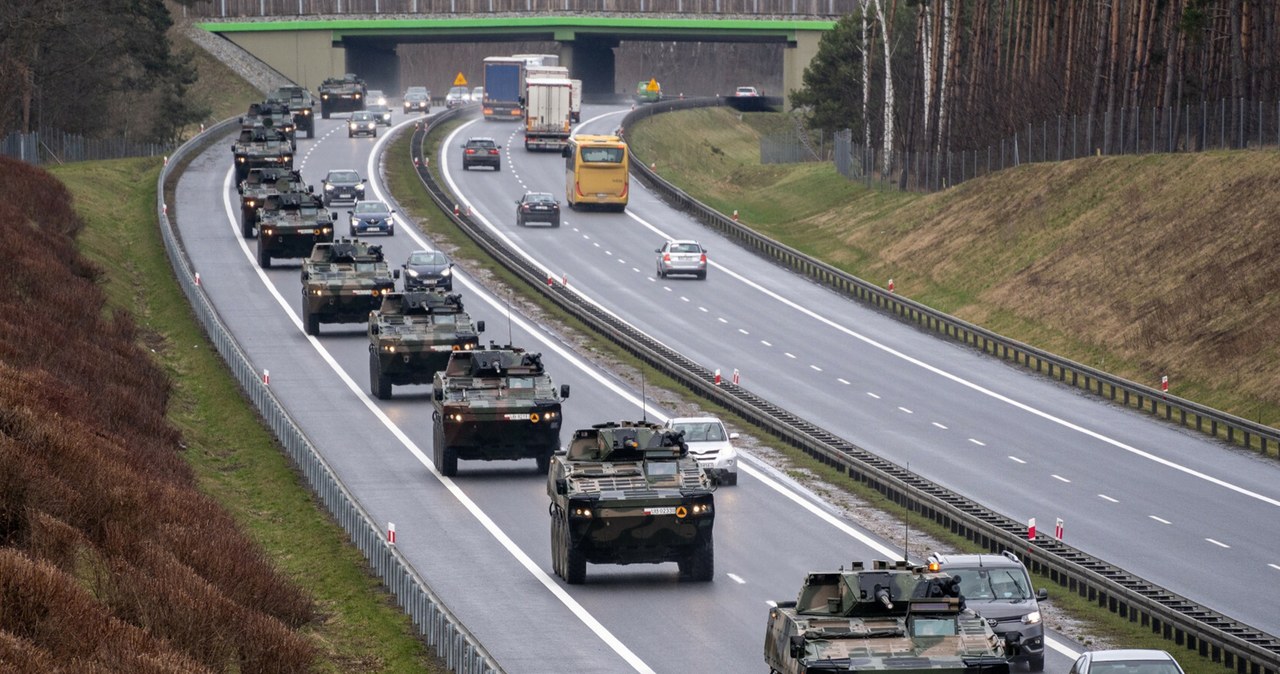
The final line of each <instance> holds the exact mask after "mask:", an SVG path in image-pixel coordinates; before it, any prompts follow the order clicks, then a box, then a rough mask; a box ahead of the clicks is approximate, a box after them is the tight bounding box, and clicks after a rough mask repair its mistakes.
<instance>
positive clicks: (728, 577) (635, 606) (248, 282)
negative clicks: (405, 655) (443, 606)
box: [170, 108, 1071, 672]
mask: <svg viewBox="0 0 1280 674" xmlns="http://www.w3.org/2000/svg"><path fill="white" fill-rule="evenodd" d="M393 109H394V108H393ZM395 119H396V121H397V123H400V122H402V120H404V119H405V118H404V117H403V116H401V115H399V114H398V113H397V114H396V115H395ZM344 124H345V121H344V120H341V119H337V118H335V119H333V120H327V121H325V120H317V134H316V135H317V137H316V139H315V140H313V141H312V140H305V139H300V140H299V141H298V144H299V153H298V157H299V160H298V165H299V168H301V170H302V172H303V176H304V178H305V179H306V180H307V182H308V183H311V184H315V185H318V184H319V182H320V178H321V177H323V175H324V173H325V172H326V171H327V170H329V169H331V168H354V169H357V170H360V171H361V173H362V174H364V175H365V176H366V178H368V177H369V175H370V173H374V172H375V171H374V170H373V167H374V165H375V164H374V162H375V161H376V157H375V154H374V152H375V148H376V147H379V146H380V145H381V144H382V143H384V142H385V141H384V140H383V138H384V136H380V138H379V139H378V141H373V140H369V139H354V140H353V139H347V138H346V137H345V133H344V131H345V127H344ZM506 128H508V127H503V129H504V130H505V129H506ZM520 152H523V149H521V150H520ZM228 155H229V153H228V152H227V149H226V145H225V144H224V143H215V144H214V145H213V146H212V147H210V148H209V149H208V150H206V151H205V152H204V153H202V154H200V155H199V156H197V157H196V158H195V159H194V161H193V162H192V163H191V165H190V167H189V168H188V169H187V170H186V171H185V172H184V173H183V175H182V177H181V178H180V181H179V184H178V190H177V192H178V196H177V200H176V203H175V204H171V205H170V212H171V213H172V214H174V215H176V220H177V224H178V228H179V233H180V236H181V238H182V241H183V245H184V246H185V247H186V248H187V250H188V251H189V254H190V256H191V258H192V260H193V261H194V264H195V268H196V270H197V271H198V272H199V273H200V274H201V284H202V286H203V287H204V289H205V291H206V292H207V293H208V294H209V296H210V298H211V299H212V300H213V302H214V304H215V306H216V307H217V308H218V311H219V313H220V314H221V316H222V318H223V320H224V321H226V323H227V324H228V325H229V327H230V329H231V330H232V332H233V334H234V335H235V336H236V339H237V340H238V341H239V342H240V344H241V346H242V347H243V348H244V349H245V351H246V353H247V354H248V355H249V358H250V360H251V361H252V362H253V363H254V364H255V367H256V368H257V369H259V370H262V371H264V372H266V371H269V372H270V386H271V388H272V390H273V391H274V392H275V394H276V395H277V396H278V397H280V399H281V400H282V401H283V403H284V405H285V406H286V408H287V409H288V411H289V413H290V415H291V416H292V417H293V418H294V419H295V420H296V421H297V422H298V423H299V425H300V426H301V427H302V428H303V430H304V431H305V433H306V434H307V436H308V437H309V438H310V439H311V441H312V442H313V443H314V444H315V445H316V446H317V448H318V450H319V451H320V453H321V454H322V455H323V456H324V458H325V459H326V461H328V462H329V463H330V465H331V466H332V467H333V469H334V470H335V472H336V473H337V475H338V476H339V477H340V479H341V480H342V481H343V483H344V484H345V485H346V487H347V488H348V489H349V490H350V491H351V492H352V493H353V494H354V495H355V496H356V498H357V499H358V500H359V501H360V502H361V504H362V505H363V506H364V507H365V508H366V509H367V510H368V511H369V512H370V513H371V514H372V516H373V517H374V518H375V519H376V520H378V521H385V522H394V523H395V525H396V530H397V545H398V547H399V548H400V550H401V552H403V553H404V554H405V556H406V557H407V558H408V559H409V560H410V561H411V563H412V564H413V565H414V567H415V569H416V570H417V571H418V572H419V573H420V574H421V575H422V576H423V577H424V578H425V579H426V580H427V581H428V582H429V583H430V584H431V586H432V588H433V589H435V591H436V592H437V593H438V594H439V595H440V596H441V597H442V598H443V600H444V601H445V602H446V603H447V604H448V606H449V607H450V609H451V610H452V611H453V612H454V613H455V614H457V615H458V616H459V617H460V619H461V620H462V621H463V622H464V623H465V624H466V625H467V626H468V628H469V629H470V630H471V631H472V632H473V633H475V634H476V635H477V637H478V638H479V639H480V641H481V642H482V643H483V644H484V645H485V647H486V648H487V649H488V650H489V651H490V653H492V655H493V656H494V657H495V658H496V659H497V661H498V662H500V663H501V664H502V665H503V666H504V667H505V668H506V669H507V670H508V671H511V672H547V671H582V672H614V671H641V672H647V671H656V672H668V671H725V672H729V671H732V672H740V671H762V670H765V669H766V668H765V666H764V662H763V659H762V655H761V654H762V648H763V637H764V627H765V622H766V618H767V610H768V602H770V601H773V600H788V599H793V598H794V597H795V595H796V593H797V591H798V589H799V583H800V581H801V580H802V578H803V575H804V574H805V573H806V572H807V571H810V570H814V569H835V568H838V567H840V566H841V565H847V564H848V563H849V562H850V561H851V560H854V559H860V560H866V559H876V558H888V557H892V556H895V555H896V552H895V549H896V548H895V547H894V545H893V544H892V543H891V542H886V541H881V540H878V539H877V538H875V537H874V536H871V535H869V534H867V533H866V532H865V531H862V530H861V529H859V528H858V527H857V525H856V524H855V523H852V522H847V521H845V520H843V519H842V518H841V517H840V516H839V515H837V514H836V511H835V510H834V509H833V508H831V507H830V506H828V505H827V504H825V503H823V502H822V501H821V500H820V499H818V498H816V497H815V496H813V495H812V494H810V493H808V492H807V491H806V490H804V489H803V487H801V486H799V485H797V484H795V483H794V482H793V481H791V480H790V479H789V478H787V477H786V476H785V475H781V474H779V473H777V472H776V471H774V470H772V469H771V468H769V467H768V466H766V465H764V464H762V463H760V462H758V461H753V460H748V461H747V462H746V464H745V465H744V466H743V468H742V471H743V474H742V476H741V480H740V483H739V485H738V486H736V487H729V488H723V489H721V490H719V491H718V492H717V494H716V505H717V511H718V513H717V524H716V533H715V539H716V552H717V554H716V575H715V580H714V582H712V583H702V584H698V583H681V582H678V580H677V573H676V566H675V564H664V565H648V566H626V567H615V566H594V565H592V566H589V567H588V582H587V584H585V585H581V586H573V587H570V586H567V585H564V584H563V583H562V582H561V581H560V580H559V579H558V578H555V577H554V575H552V573H551V559H550V554H549V538H550V523H549V518H548V517H547V503H548V497H547V495H546V491H545V490H546V486H545V478H544V477H542V476H540V475H538V474H536V473H535V471H534V463H533V461H532V460H529V461H523V462H508V463H477V462H462V463H460V466H459V475H458V476H457V477H456V478H453V479H448V478H444V477H442V476H440V475H439V473H438V472H437V471H436V470H435V468H434V467H433V466H432V465H431V462H430V460H429V456H430V454H431V444H430V443H431V427H430V423H431V410H432V408H431V403H430V393H429V391H430V389H429V387H426V386H416V387H397V388H396V390H395V397H394V398H393V399H392V400H389V401H376V400H374V399H372V398H371V397H370V396H369V394H368V390H367V389H368V357H367V349H366V345H367V338H366V336H365V327H364V324H349V325H324V326H322V329H321V335H320V337H318V338H314V337H308V336H306V335H305V334H304V332H303V330H302V325H301V322H300V319H299V312H300V297H301V283H300V279H299V274H298V269H299V265H298V264H297V263H295V262H293V261H289V260H277V261H275V263H274V264H273V266H272V268H271V269H269V270H265V271H264V270H261V269H259V268H258V266H257V264H256V263H255V261H254V242H253V241H251V240H245V239H242V238H241V237H240V236H239V233H238V227H239V225H238V202H237V200H236V194H235V191H234V188H233V186H232V184H231V170H230V169H231V162H230V157H229V156H228ZM539 159H542V158H539ZM546 159H552V157H550V156H548V157H546ZM474 175H475V177H476V178H477V179H482V178H495V177H496V178H498V179H499V180H505V179H507V178H508V177H509V176H510V175H511V174H510V173H509V172H507V171H506V169H505V168H504V172H502V173H499V174H497V175H496V176H489V175H485V176H482V175H481V174H480V173H479V172H476V173H475V174H474ZM494 184H495V185H496V184H497V182H496V181H495V183H494ZM379 189H381V188H380V187H379V186H378V184H377V182H376V181H375V182H373V183H372V184H371V196H372V195H375V194H377V191H378V190H379ZM504 198H505V197H504ZM511 199H514V197H511ZM507 203H510V200H508V201H507ZM511 205H512V208H514V204H511ZM332 210H335V211H337V212H338V213H339V218H338V222H339V228H338V232H339V233H342V232H344V231H345V223H346V214H345V213H343V212H342V211H343V210H345V207H341V206H335V207H334V208H333V209H332ZM571 232H573V230H572V229H571V228H569V229H564V230H562V232H560V233H561V234H563V235H566V237H567V235H569V234H570V233H571ZM382 242H383V243H384V247H385V250H386V252H387V256H388V259H389V260H390V261H391V262H392V263H393V265H395V266H398V264H399V262H400V261H402V260H403V259H404V258H407V257H408V255H409V252H410V251H411V250H414V249H417V248H424V247H429V246H428V245H427V242H426V241H425V240H423V239H422V238H421V236H420V235H419V234H418V233H417V232H416V231H414V229H413V228H412V227H410V226H408V224H407V223H405V222H404V221H401V224H400V225H399V226H398V227H397V235H396V236H395V237H390V238H386V239H384V240H383V241H382ZM646 245H649V244H646ZM614 264H617V263H616V262H615V263H614ZM619 266H622V265H619ZM722 282H723V279H722V278H719V276H718V275H717V276H716V277H713V279H712V281H709V282H708V284H707V285H706V286H705V287H707V288H714V287H716V286H714V285H711V284H712V283H722ZM646 283H647V282H646ZM641 287H642V288H643V287H644V286H641ZM455 290H457V291H460V292H462V293H463V296H464V299H465V301H466V303H467V309H468V310H469V311H470V312H471V313H472V314H473V316H475V317H476V318H478V319H481V320H485V321H486V323H487V328H488V333H487V334H486V337H488V338H493V339H496V340H498V341H506V338H507V337H506V336H507V334H508V315H507V312H506V307H505V304H504V302H503V300H501V299H500V298H495V297H493V296H491V295H489V294H488V293H487V292H485V291H484V290H483V289H482V288H481V287H480V286H479V285H478V284H477V283H475V281H474V280H472V279H471V277H470V276H468V275H467V274H466V273H465V271H463V272H462V273H460V274H459V276H458V277H457V280H456V286H455ZM509 325H510V327H509V330H510V334H511V336H512V337H511V338H512V341H513V342H514V343H515V344H518V345H522V346H525V347H527V348H529V349H530V350H532V351H540V352H541V353H542V354H543V360H544V363H545V364H546V367H547V370H548V372H549V373H551V375H552V376H553V377H554V378H555V380H556V382H557V383H558V384H562V383H565V384H569V385H570V386H571V387H572V395H571V397H570V399H569V400H568V402H567V403H566V405H565V408H564V411H565V422H566V425H567V426H568V427H569V428H575V427H580V426H585V425H589V424H591V423H597V422H599V421H605V420H610V419H626V418H630V419H634V418H637V417H639V416H640V415H641V407H640V401H639V396H638V395H637V392H636V391H634V390H632V389H631V388H629V387H628V386H627V385H626V384H624V383H623V382H621V381H619V380H618V379H616V378H615V377H613V376H612V375H610V374H609V373H607V372H603V371H601V370H599V369H598V368H595V367H593V366H591V365H590V364H588V363H586V362H584V361H582V360H581V359H580V358H579V357H578V356H577V355H576V354H575V352H574V351H575V350H574V347H573V345H571V344H568V343H566V342H565V341H563V340H562V339H561V337H560V336H559V335H557V334H555V333H554V332H553V331H551V330H550V329H548V328H546V327H544V326H539V325H535V324H533V323H532V322H530V321H529V320H528V319H527V318H524V317H522V316H519V315H512V316H511V317H510V324H509ZM664 338H665V337H664ZM760 376H763V375H760ZM647 414H648V416H649V418H651V419H654V418H656V419H661V418H664V414H665V413H664V411H663V410H659V409H653V408H652V407H650V408H649V410H648V412H647ZM1063 651H1065V652H1067V653H1069V652H1070V651H1069V650H1067V649H1065V648H1064V649H1063ZM1070 660H1071V658H1070V656H1069V655H1065V654H1063V653H1061V652H1058V651H1053V652H1051V653H1050V659H1049V664H1048V667H1047V671H1051V672H1064V671H1066V670H1067V668H1068V667H1069V664H1070Z"/></svg>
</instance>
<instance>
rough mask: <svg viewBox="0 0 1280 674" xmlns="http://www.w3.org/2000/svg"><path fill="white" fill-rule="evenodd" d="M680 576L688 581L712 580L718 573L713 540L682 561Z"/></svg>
mask: <svg viewBox="0 0 1280 674" xmlns="http://www.w3.org/2000/svg"><path fill="white" fill-rule="evenodd" d="M678 563H679V565H680V575H681V576H683V577H684V578H686V579H688V580H694V581H698V582H706V581H709V580H711V578H712V577H713V576H715V573H716V567H715V546H714V544H713V543H712V541H711V539H710V538H708V539H707V540H706V542H705V543H702V544H700V545H698V546H697V547H695V548H694V549H693V552H690V553H689V556H688V557H686V558H684V559H682V560H680V561H679V562H678Z"/></svg>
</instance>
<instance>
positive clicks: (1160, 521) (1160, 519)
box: [1147, 515, 1173, 524]
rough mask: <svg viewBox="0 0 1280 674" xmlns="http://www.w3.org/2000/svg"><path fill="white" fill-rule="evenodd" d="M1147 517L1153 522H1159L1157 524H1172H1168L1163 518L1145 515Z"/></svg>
mask: <svg viewBox="0 0 1280 674" xmlns="http://www.w3.org/2000/svg"><path fill="white" fill-rule="evenodd" d="M1147 517H1150V518H1151V519H1153V520H1155V521H1157V522H1159V523H1161V524H1173V522H1170V521H1169V520H1167V519H1165V518H1163V517H1156V516H1155V515H1147Z"/></svg>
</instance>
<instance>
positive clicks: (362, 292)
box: [351, 290, 373, 295]
mask: <svg viewBox="0 0 1280 674" xmlns="http://www.w3.org/2000/svg"><path fill="white" fill-rule="evenodd" d="M351 294H352V295H372V294H373V291H372V290H352V291H351Z"/></svg>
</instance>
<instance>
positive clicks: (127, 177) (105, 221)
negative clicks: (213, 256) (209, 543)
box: [51, 159, 447, 673]
mask: <svg viewBox="0 0 1280 674" xmlns="http://www.w3.org/2000/svg"><path fill="white" fill-rule="evenodd" d="M159 169H160V162H159V161H158V160H155V159H122V160H115V161H105V162H83V163H78V164H70V165H66V166H62V167H58V168H55V169H53V170H52V171H51V172H52V173H53V174H54V175H55V176H56V177H57V178H58V179H60V180H61V181H63V182H64V183H65V184H66V185H67V187H68V189H70V190H71V191H72V193H73V194H74V195H75V200H76V208H77V211H78V212H79V213H80V214H81V217H83V218H84V219H85V222H86V224H87V226H86V228H85V231H84V232H83V233H82V234H81V235H80V237H79V245H80V248H81V250H82V251H83V252H84V253H85V255H86V256H87V257H89V258H91V259H92V260H93V261H94V262H95V263H97V264H99V265H101V266H102V267H103V268H104V269H105V270H106V272H107V273H106V275H105V286H106V292H107V296H108V297H109V298H110V304H111V305H112V306H113V307H119V308H121V309H124V310H126V311H129V312H131V313H132V314H133V315H134V317H135V319H136V321H137V324H138V326H139V329H140V333H141V335H142V338H143V339H144V340H145V343H146V345H147V346H148V347H149V348H150V349H151V350H152V351H153V352H154V353H155V357H156V359H157V360H158V361H159V362H160V363H161V364H162V366H163V367H164V368H165V370H166V371H167V372H168V374H169V376H170V377H171V378H172V380H173V382H174V386H175V389H174V395H173V398H172V401H171V403H170V409H169V418H170V419H171V420H172V422H173V423H174V424H175V425H176V426H177V427H178V428H179V429H180V430H181V431H182V433H183V436H184V441H185V443H186V445H185V448H184V455H185V457H186V458H187V460H188V461H189V462H190V463H191V465H192V466H193V468H194V469H195V471H196V473H197V475H198V477H199V483H200V488H201V489H202V490H203V491H205V492H206V493H207V494H209V495H211V496H212V497H214V498H215V499H217V500H218V501H219V502H220V503H221V504H222V505H223V507H225V508H226V509H227V510H228V511H229V512H231V513H232V515H233V516H234V517H235V518H236V520H237V521H238V522H239V523H240V526H241V527H242V528H243V529H244V530H245V531H246V532H247V533H248V534H249V535H250V536H251V537H252V538H253V539H254V540H255V541H257V542H258V544H260V545H261V546H262V547H263V548H264V549H265V550H266V552H267V554H268V555H270V557H271V558H272V559H273V560H274V563H275V564H276V566H277V567H278V568H280V569H281V570H282V571H283V572H284V573H285V574H286V575H288V576H289V577H290V578H292V579H293V580H294V582H295V583H297V584H298V585H299V586H302V587H305V588H306V589H307V590H308V591H309V592H310V593H311V595H312V596H313V597H314V599H315V601H316V603H317V606H318V610H319V612H320V614H321V620H320V621H318V622H317V623H316V624H315V625H313V626H311V627H309V628H307V629H306V630H304V633H305V635H306V636H307V638H309V639H311V640H312V641H313V643H314V644H315V646H316V648H317V651H318V652H319V671H323V672H335V673H337V672H423V671H428V672H444V671H447V670H446V669H445V668H444V666H443V665H442V664H441V663H440V662H439V661H438V660H437V659H435V658H434V656H433V655H432V654H431V653H430V651H429V649H428V648H427V647H426V646H425V644H424V643H423V642H422V641H421V640H419V639H418V638H417V637H416V636H415V634H414V632H413V628H412V625H411V624H410V620H409V618H408V616H406V615H404V614H403V613H402V612H401V611H400V610H399V609H398V608H397V607H396V606H395V603H394V598H392V597H391V596H390V595H389V594H387V593H386V592H385V591H383V589H382V586H381V583H380V581H379V580H378V579H377V578H376V577H374V576H373V575H371V574H370V573H369V572H368V571H367V569H368V564H367V562H366V561H365V559H364V557H363V556H362V555H361V554H360V552H359V551H358V550H357V549H356V548H355V547H353V546H351V545H349V544H348V543H347V539H346V534H345V533H344V532H343V531H342V529H341V528H340V527H338V526H337V525H336V524H335V523H334V522H333V521H332V520H331V519H330V518H329V516H328V515H327V513H325V512H324V511H323V510H322V507H321V506H320V504H319V503H318V502H316V501H315V500H314V499H313V498H312V496H311V493H310V492H309V491H308V490H307V489H306V488H305V487H304V486H303V484H302V483H301V482H300V479H299V476H298V475H297V473H296V472H295V471H294V470H293V468H292V467H291V466H290V464H289V463H288V461H287V460H286V459H285V457H284V455H283V454H282V453H281V452H280V451H279V449H278V447H277V445H276V443H275V440H274V438H273V437H272V436H271V435H270V433H269V431H268V430H267V429H266V428H265V427H264V426H262V424H261V423H260V420H259V418H258V416H257V414H256V413H255V412H254V410H253V408H252V407H251V406H250V405H249V404H248V402H247V401H246V399H245V398H244V397H243V396H242V395H241V393H240V390H239V388H238V387H237V386H236V383H235V381H234V380H233V379H232V378H231V376H230V374H229V373H228V372H227V370H226V368H225V367H224V365H223V363H222V361H221V359H220V358H219V357H218V355H217V353H216V352H215V351H213V349H212V348H211V347H210V345H209V344H208V342H207V341H206V340H205V337H204V334H203V332H202V330H201V329H200V327H199V326H198V324H197V323H196V322H195V321H194V318H193V316H192V315H191V313H190V309H189V306H188V304H187V301H186V298H185V297H184V296H183V294H182V291H181V290H180V289H179V288H178V286H177V284H176V283H175V282H174V279H173V275H172V270H171V268H170V266H169V262H168V258H167V257H166V255H165V252H164V245H163V243H162V242H161V240H160V234H159V230H158V225H157V223H156V219H155V215H154V213H155V210H154V209H155V199H156V194H155V183H156V177H157V175H158V172H159Z"/></svg>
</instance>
